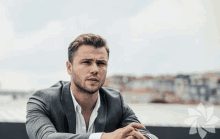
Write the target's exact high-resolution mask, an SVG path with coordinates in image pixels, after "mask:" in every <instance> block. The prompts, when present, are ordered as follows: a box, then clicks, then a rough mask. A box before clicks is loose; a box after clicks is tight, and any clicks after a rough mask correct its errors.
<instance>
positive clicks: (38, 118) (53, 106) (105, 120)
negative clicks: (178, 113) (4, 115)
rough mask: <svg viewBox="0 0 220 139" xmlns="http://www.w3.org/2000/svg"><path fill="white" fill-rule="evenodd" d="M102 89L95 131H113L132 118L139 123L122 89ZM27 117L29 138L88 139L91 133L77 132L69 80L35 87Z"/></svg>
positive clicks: (128, 122)
mask: <svg viewBox="0 0 220 139" xmlns="http://www.w3.org/2000/svg"><path fill="white" fill-rule="evenodd" d="M99 91H100V103H101V105H100V108H99V110H98V116H97V118H96V120H95V123H94V126H95V132H112V131H114V130H116V129H118V128H122V127H124V126H127V125H128V124H130V123H132V122H136V123H140V122H139V120H138V119H137V117H136V116H135V114H134V112H133V111H132V109H130V108H129V106H128V105H126V104H125V103H124V101H123V99H122V95H121V94H120V92H119V91H117V90H114V89H110V88H104V87H102V88H100V90H99ZM26 118H27V120H26V130H27V134H28V136H29V138H30V139H88V138H89V136H90V135H91V133H86V134H76V117H75V110H74V106H73V101H72V98H71V94H70V82H67V81H59V82H57V83H56V84H55V85H53V86H51V87H50V88H47V89H42V90H38V91H36V92H35V93H34V94H33V95H32V96H31V97H30V98H29V100H28V102H27V115H26ZM141 133H142V134H144V135H147V134H149V133H150V132H149V131H148V130H142V131H141Z"/></svg>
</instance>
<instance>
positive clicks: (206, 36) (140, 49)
mask: <svg viewBox="0 0 220 139" xmlns="http://www.w3.org/2000/svg"><path fill="white" fill-rule="evenodd" d="M84 3H85V2H83V1H77V2H75V1H71V0H69V1H66V2H65V3H64V2H61V1H56V2H54V1H46V2H42V1H31V0H21V1H19V2H18V1H15V0H12V1H0V10H1V14H0V21H1V22H0V30H1V32H0V37H1V39H0V65H1V68H0V82H1V87H2V88H3V89H18V90H30V89H41V88H47V87H49V86H51V85H53V84H55V83H56V82H57V81H59V80H70V77H69V75H68V74H67V72H66V67H65V62H66V61H67V48H68V45H69V44H70V42H71V41H73V39H75V38H76V37H77V36H78V35H80V34H82V33H95V34H99V35H101V36H103V37H104V38H105V39H106V40H107V42H108V45H109V48H110V57H109V65H108V73H107V76H111V75H115V74H134V75H137V76H141V75H144V74H152V75H160V74H176V73H178V72H180V73H184V72H186V73H188V72H191V71H192V72H203V71H209V70H218V71H219V70H220V62H219V55H220V44H219V38H220V34H219V32H220V26H219V25H220V22H219V21H220V18H219V17H220V16H219V13H220V11H219V8H218V7H217V5H219V4H218V1H201V0H194V1H175V0H149V1H144V0H143V1H135V0H127V1H126V4H125V2H124V1H107V3H105V2H102V1H100V0H96V1H93V2H91V1H87V5H85V4H84Z"/></svg>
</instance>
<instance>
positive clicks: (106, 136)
mask: <svg viewBox="0 0 220 139" xmlns="http://www.w3.org/2000/svg"><path fill="white" fill-rule="evenodd" d="M108 136H109V133H103V134H102V136H101V139H107V138H108Z"/></svg>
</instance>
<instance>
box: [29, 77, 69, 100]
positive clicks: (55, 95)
mask: <svg viewBox="0 0 220 139" xmlns="http://www.w3.org/2000/svg"><path fill="white" fill-rule="evenodd" d="M67 83H69V82H67V81H58V82H57V83H56V84H54V85H52V86H51V87H49V88H44V89H40V90H37V91H36V92H34V93H33V94H32V96H31V97H30V98H29V100H31V99H37V100H39V101H41V102H49V101H50V100H54V101H56V99H59V97H60V94H61V92H62V89H63V87H64V85H65V84H67Z"/></svg>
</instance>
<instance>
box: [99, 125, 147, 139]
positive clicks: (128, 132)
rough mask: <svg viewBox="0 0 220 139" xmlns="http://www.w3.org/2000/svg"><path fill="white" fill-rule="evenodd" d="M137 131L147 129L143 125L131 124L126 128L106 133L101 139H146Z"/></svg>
mask: <svg viewBox="0 0 220 139" xmlns="http://www.w3.org/2000/svg"><path fill="white" fill-rule="evenodd" d="M137 129H143V130H144V129H145V127H144V126H143V125H142V124H139V123H131V124H129V125H127V126H126V127H123V128H120V129H117V130H115V131H114V132H110V133H104V134H102V136H101V139H146V137H145V136H143V135H142V134H140V133H139V132H138V131H137Z"/></svg>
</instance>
